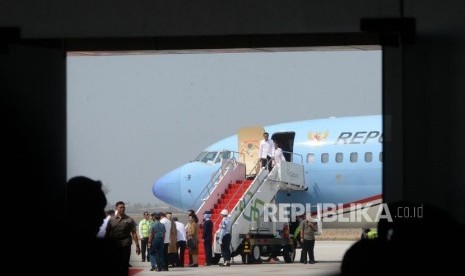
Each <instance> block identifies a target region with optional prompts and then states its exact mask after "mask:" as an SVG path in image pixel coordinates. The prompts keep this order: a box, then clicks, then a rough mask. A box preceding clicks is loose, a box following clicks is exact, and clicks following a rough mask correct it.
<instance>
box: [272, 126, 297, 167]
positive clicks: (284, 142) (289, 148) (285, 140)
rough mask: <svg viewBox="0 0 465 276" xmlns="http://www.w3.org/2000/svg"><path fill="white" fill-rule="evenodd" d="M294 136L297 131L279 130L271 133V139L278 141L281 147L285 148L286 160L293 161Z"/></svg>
mask: <svg viewBox="0 0 465 276" xmlns="http://www.w3.org/2000/svg"><path fill="white" fill-rule="evenodd" d="M294 138H295V132H293V131H292V132H277V133H273V135H271V140H273V141H275V142H277V143H278V145H279V147H280V148H281V149H282V150H283V153H284V158H286V161H288V162H292V161H293V160H292V156H293V155H292V153H293V152H294Z"/></svg>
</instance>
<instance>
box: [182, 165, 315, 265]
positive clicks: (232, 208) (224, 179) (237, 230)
mask: <svg viewBox="0 0 465 276" xmlns="http://www.w3.org/2000/svg"><path fill="white" fill-rule="evenodd" d="M256 165H258V164H256ZM255 168H256V166H253V169H252V170H251V171H250V172H249V173H246V172H245V164H243V163H240V162H237V161H236V160H235V159H227V160H225V161H223V164H222V166H221V168H220V169H219V170H218V171H217V173H215V175H214V176H213V177H212V180H211V181H210V183H209V184H208V185H207V186H206V187H205V189H204V191H202V193H201V194H200V196H199V200H200V201H201V204H200V207H199V208H198V209H197V212H196V214H197V216H198V217H199V220H201V219H202V218H203V213H204V212H205V211H206V210H210V211H211V212H212V218H211V220H212V222H213V231H214V232H216V233H218V230H219V225H220V223H221V220H222V217H221V215H220V212H221V210H223V209H227V210H228V211H229V213H230V215H229V218H230V220H231V222H232V231H231V232H232V233H231V252H236V253H237V254H238V253H240V252H239V251H240V250H241V249H240V248H241V247H240V245H241V244H242V240H243V237H244V236H245V235H247V234H249V233H251V232H252V231H257V233H268V234H272V235H273V233H275V232H276V223H263V213H264V207H265V204H267V203H271V202H273V201H274V199H275V197H276V193H277V192H278V191H279V190H288V191H289V190H294V191H295V190H297V191H304V190H306V187H305V180H304V167H303V165H302V164H296V163H292V162H282V163H281V166H275V167H274V168H273V169H272V171H271V172H269V171H268V170H267V169H265V168H262V169H261V170H259V172H258V173H256V174H255V175H253V176H252V174H251V172H252V171H254V170H255ZM194 204H197V205H199V203H194ZM201 235H202V232H201V230H200V234H199V265H200V264H203V263H204V262H205V257H204V253H203V252H204V249H203V243H202V242H201V241H202V239H201V237H202V236H201ZM213 244H214V246H213V247H214V252H215V253H220V249H219V248H220V247H219V245H217V244H216V240H214V241H213ZM186 261H187V259H186Z"/></svg>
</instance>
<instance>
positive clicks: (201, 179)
mask: <svg viewBox="0 0 465 276" xmlns="http://www.w3.org/2000/svg"><path fill="white" fill-rule="evenodd" d="M262 129H263V128H262ZM264 131H266V132H268V133H269V134H270V136H271V139H272V140H277V141H278V142H279V144H280V145H281V148H282V150H283V151H284V152H286V154H285V155H286V160H287V161H291V162H294V163H301V164H302V165H303V167H304V174H305V186H306V187H307V189H306V191H286V190H282V191H279V192H278V194H277V195H276V198H275V203H277V204H279V203H291V204H292V203H300V204H303V205H305V204H309V203H310V204H312V205H313V204H321V203H330V204H333V205H337V206H339V211H341V209H343V210H342V211H343V212H350V210H349V208H350V207H349V206H353V205H354V203H358V204H368V205H372V206H373V205H376V204H379V203H381V197H382V194H381V193H382V159H383V157H382V142H383V140H382V139H383V138H382V137H383V133H382V117H381V116H380V115H370V116H354V117H342V118H327V119H316V120H306V121H297V122H289V123H281V124H275V125H270V126H266V127H264ZM260 136H261V135H260ZM260 138H261V137H260ZM255 142H256V144H255V145H257V144H258V141H255ZM246 143H247V141H246ZM242 145H243V146H242V147H241V143H239V142H238V135H233V136H230V137H227V138H225V139H223V140H220V141H218V142H217V143H214V144H212V145H211V146H209V147H207V148H206V149H205V150H204V151H202V152H201V153H200V154H199V156H198V157H197V158H196V159H195V160H194V161H191V162H190V163H187V164H184V165H182V166H181V167H179V168H176V169H174V170H173V171H171V172H169V173H167V174H165V175H163V176H162V177H161V178H159V179H158V180H157V181H156V182H155V183H154V184H153V187H152V191H153V194H154V195H155V197H157V198H158V199H161V200H162V201H164V202H166V203H167V204H169V205H172V206H175V207H177V208H180V209H184V210H187V209H193V210H196V209H197V208H198V207H199V204H200V203H197V202H196V199H197V198H198V197H199V194H200V193H201V192H202V190H203V189H204V187H205V186H206V185H207V183H208V182H209V181H210V180H211V177H212V174H213V173H214V172H216V171H217V170H218V169H219V167H220V166H221V160H222V158H224V157H227V158H228V157H230V155H231V152H242V153H246V154H247V153H248V151H249V150H252V147H253V146H252V145H251V144H250V145H247V144H242ZM239 147H241V148H239ZM374 225H375V224H374V223H373V224H371V227H373V226H374ZM347 226H350V227H370V225H367V224H364V225H362V224H357V223H355V224H351V225H345V226H344V227H347ZM336 227H338V226H336ZM339 227H343V226H339Z"/></svg>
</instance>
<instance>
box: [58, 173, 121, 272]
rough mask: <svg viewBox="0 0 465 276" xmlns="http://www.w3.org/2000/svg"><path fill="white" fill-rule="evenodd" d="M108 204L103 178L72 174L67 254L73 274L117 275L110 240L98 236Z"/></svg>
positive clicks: (68, 211)
mask: <svg viewBox="0 0 465 276" xmlns="http://www.w3.org/2000/svg"><path fill="white" fill-rule="evenodd" d="M106 204H107V200H106V198H105V194H104V193H103V191H102V183H101V182H100V181H95V180H92V179H90V178H87V177H84V176H77V177H73V178H71V179H70V180H69V181H68V184H67V217H66V224H67V225H66V226H67V227H66V232H67V246H66V249H65V252H64V253H65V254H66V259H67V266H66V267H67V269H69V270H72V273H73V274H76V275H85V274H96V275H116V272H117V271H116V270H115V267H116V266H115V264H114V262H113V257H112V253H111V252H112V251H113V249H112V248H111V245H110V243H109V242H108V241H107V240H104V239H99V238H97V233H98V231H99V227H100V226H101V224H102V221H103V219H104V218H105V212H104V208H105V206H106ZM58 231H60V230H58ZM62 253H63V252H62ZM60 254H61V253H60ZM67 273H68V272H67ZM65 274H66V273H65Z"/></svg>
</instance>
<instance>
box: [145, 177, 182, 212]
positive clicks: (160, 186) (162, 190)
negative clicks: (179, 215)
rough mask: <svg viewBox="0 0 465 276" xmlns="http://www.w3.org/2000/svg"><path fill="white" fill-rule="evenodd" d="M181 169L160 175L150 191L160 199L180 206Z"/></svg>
mask: <svg viewBox="0 0 465 276" xmlns="http://www.w3.org/2000/svg"><path fill="white" fill-rule="evenodd" d="M180 181H181V170H180V169H176V170H173V171H171V172H169V173H167V174H165V175H163V176H162V177H160V178H159V179H158V180H157V181H156V182H155V183H154V184H153V187H152V193H153V195H154V196H155V197H157V198H159V199H161V200H162V201H164V202H166V203H168V204H170V205H173V206H176V207H178V208H179V207H180V206H181V191H180V190H181V185H180Z"/></svg>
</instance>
